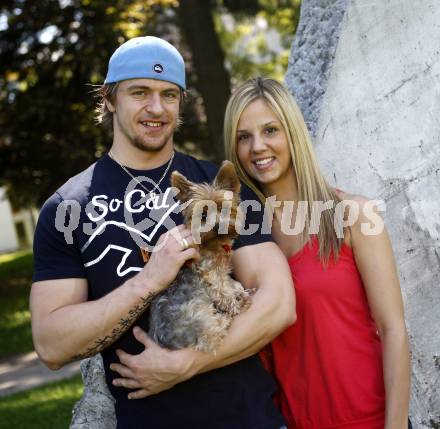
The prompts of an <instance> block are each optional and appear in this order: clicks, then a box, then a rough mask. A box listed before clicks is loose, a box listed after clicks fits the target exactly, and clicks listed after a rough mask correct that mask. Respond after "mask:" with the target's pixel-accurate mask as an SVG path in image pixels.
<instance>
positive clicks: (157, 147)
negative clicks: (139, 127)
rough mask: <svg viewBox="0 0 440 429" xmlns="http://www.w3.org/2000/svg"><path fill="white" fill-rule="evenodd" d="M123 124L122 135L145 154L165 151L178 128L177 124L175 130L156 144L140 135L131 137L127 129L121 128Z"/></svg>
mask: <svg viewBox="0 0 440 429" xmlns="http://www.w3.org/2000/svg"><path fill="white" fill-rule="evenodd" d="M121 125H122V124H120V130H121V131H122V134H124V135H125V137H126V138H127V140H128V141H129V142H130V143H131V145H132V146H134V147H135V148H137V149H139V150H141V151H143V152H160V151H162V150H163V148H164V147H165V146H166V145H167V143H169V141H170V140H171V141H172V140H173V135H174V131H175V130H176V128H177V124H176V125H175V126H174V127H173V129H172V130H171V131H170V132H168V133H167V134H165V135H164V136H163V137H162V138H161V140H160V141H159V143H157V142H155V143H150V142H149V141H148V137H146V138H145V137H144V138H143V137H141V136H139V135H134V136H132V135H130V133H129V132H128V131H127V130H126V129H125V127H122V126H121Z"/></svg>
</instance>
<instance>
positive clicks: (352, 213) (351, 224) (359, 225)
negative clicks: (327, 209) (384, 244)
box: [335, 189, 384, 247]
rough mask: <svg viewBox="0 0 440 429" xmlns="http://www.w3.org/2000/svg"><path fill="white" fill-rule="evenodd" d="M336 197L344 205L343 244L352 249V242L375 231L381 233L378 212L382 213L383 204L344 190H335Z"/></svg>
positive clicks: (380, 219) (381, 223) (382, 227)
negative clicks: (344, 229)
mask: <svg viewBox="0 0 440 429" xmlns="http://www.w3.org/2000/svg"><path fill="white" fill-rule="evenodd" d="M335 190H336V193H337V195H338V197H339V198H340V200H341V201H342V202H343V203H344V207H345V213H344V221H345V222H346V225H347V228H346V231H347V232H346V234H345V237H344V242H345V243H346V244H348V245H349V246H350V247H353V244H354V243H353V241H354V240H359V239H361V238H362V236H364V235H366V234H367V235H368V233H369V232H370V231H371V232H373V233H374V232H375V231H380V232H381V231H382V230H383V229H384V224H383V220H382V217H381V216H380V212H382V211H384V202H383V201H382V200H376V199H373V198H369V197H367V196H365V195H360V194H352V193H349V192H347V191H345V190H341V189H335Z"/></svg>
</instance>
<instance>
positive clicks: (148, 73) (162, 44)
mask: <svg viewBox="0 0 440 429" xmlns="http://www.w3.org/2000/svg"><path fill="white" fill-rule="evenodd" d="M140 78H149V79H157V80H164V81H166V82H171V83H174V84H176V85H178V86H180V87H181V88H182V89H186V84H185V63H184V61H183V58H182V55H180V53H179V51H178V50H177V49H176V48H175V47H174V46H173V45H171V44H169V43H168V42H167V41H165V40H163V39H159V38H158V37H153V36H145V37H135V38H133V39H130V40H128V41H127V42H125V43H123V44H122V45H121V46H119V48H118V49H116V51H115V52H114V53H113V55H112V56H111V58H110V61H109V63H108V72H107V77H106V78H105V81H104V83H115V82H120V81H121V80H127V79H140Z"/></svg>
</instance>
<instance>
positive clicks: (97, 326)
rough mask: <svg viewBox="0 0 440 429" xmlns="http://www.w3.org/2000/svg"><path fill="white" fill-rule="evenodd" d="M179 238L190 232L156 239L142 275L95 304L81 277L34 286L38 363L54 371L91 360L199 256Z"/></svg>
mask: <svg viewBox="0 0 440 429" xmlns="http://www.w3.org/2000/svg"><path fill="white" fill-rule="evenodd" d="M176 233H178V235H176ZM179 237H184V238H186V239H187V240H188V242H191V241H190V231H189V230H186V229H184V227H183V226H179V227H176V228H174V229H173V230H170V231H169V232H167V233H166V234H164V235H163V236H162V237H161V238H160V240H159V242H158V244H161V245H160V246H157V247H158V249H160V250H158V251H156V252H153V253H152V255H151V258H150V260H149V262H148V264H147V265H146V266H145V267H144V269H143V270H142V271H140V272H139V273H138V274H137V275H136V276H134V277H133V278H131V279H129V280H127V281H126V282H125V283H123V284H122V285H121V286H119V287H118V288H116V289H115V290H114V291H112V292H110V293H109V294H107V295H106V296H104V297H102V298H100V299H98V300H95V301H89V302H87V281H86V280H85V279H60V280H47V281H39V282H36V283H34V284H33V285H32V289H31V297H30V308H31V314H32V334H33V339H34V345H35V349H36V351H37V353H38V355H39V357H40V358H41V360H42V361H43V362H44V363H45V364H46V365H47V366H48V367H49V368H51V369H58V368H60V367H62V366H63V365H65V364H66V363H68V362H70V361H72V360H77V359H83V358H85V357H88V356H93V355H95V354H96V353H99V352H100V351H102V350H103V349H105V348H106V347H107V346H109V345H110V344H112V343H113V342H114V341H116V340H117V339H118V338H119V337H120V336H121V335H122V334H123V333H124V332H125V331H126V330H127V329H129V328H130V326H131V325H132V324H133V323H134V321H135V320H136V319H137V318H138V317H139V316H140V315H141V314H142V313H143V311H144V310H145V309H146V308H147V307H148V305H149V303H150V302H151V299H152V298H153V297H154V295H156V294H157V293H158V292H160V291H161V290H163V289H165V288H166V287H167V286H168V285H169V284H170V283H171V282H172V281H173V280H174V278H175V276H176V275H177V272H178V271H179V269H180V267H181V266H182V265H183V264H184V262H185V261H186V260H188V259H193V258H198V251H197V250H196V249H195V248H189V249H186V250H183V249H182V244H181V242H180V239H179ZM163 242H164V243H163ZM162 243H163V245H162ZM164 261H166V263H164Z"/></svg>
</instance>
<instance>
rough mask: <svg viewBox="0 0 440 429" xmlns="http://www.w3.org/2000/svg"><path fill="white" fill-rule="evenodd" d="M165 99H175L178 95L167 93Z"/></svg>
mask: <svg viewBox="0 0 440 429" xmlns="http://www.w3.org/2000/svg"><path fill="white" fill-rule="evenodd" d="M165 97H166V98H171V99H174V98H177V94H176V93H175V92H167V93H165Z"/></svg>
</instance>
